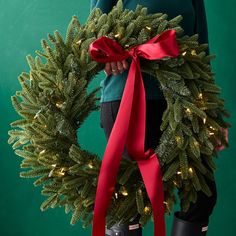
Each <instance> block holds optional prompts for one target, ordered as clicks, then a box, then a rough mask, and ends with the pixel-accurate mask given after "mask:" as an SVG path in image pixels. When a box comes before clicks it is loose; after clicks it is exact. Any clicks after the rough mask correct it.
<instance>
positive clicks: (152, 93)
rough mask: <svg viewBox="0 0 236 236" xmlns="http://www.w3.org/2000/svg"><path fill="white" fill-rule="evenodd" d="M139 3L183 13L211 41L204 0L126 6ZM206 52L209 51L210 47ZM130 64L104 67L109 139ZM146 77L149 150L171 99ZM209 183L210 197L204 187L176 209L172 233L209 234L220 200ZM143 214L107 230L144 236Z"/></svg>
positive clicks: (104, 2) (106, 6)
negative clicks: (192, 199) (210, 219)
mask: <svg viewBox="0 0 236 236" xmlns="http://www.w3.org/2000/svg"><path fill="white" fill-rule="evenodd" d="M116 3H117V0H91V2H90V11H92V10H93V9H94V8H100V9H101V10H102V12H103V13H108V12H109V11H111V10H112V8H113V6H115V5H116ZM137 4H140V5H142V6H144V7H147V9H148V13H157V12H162V13H166V14H167V15H168V18H169V19H172V18H174V17H175V16H177V15H182V16H183V20H182V21H181V23H180V25H181V27H182V28H183V29H184V32H185V34H187V35H189V36H191V35H193V34H195V33H197V34H198V35H199V39H198V40H199V43H208V29H207V19H206V12H205V5H204V0H185V1H183V0H175V1H173V0H164V1H163V0H139V1H138V0H123V6H124V9H130V10H135V8H136V6H137ZM206 53H207V54H209V47H208V49H207V50H206ZM128 68H129V64H128V62H127V61H126V60H124V61H118V62H110V63H106V64H105V67H104V72H105V74H106V77H105V79H103V80H102V81H101V83H100V85H101V99H100V103H101V106H100V126H101V128H103V130H104V133H105V136H106V138H107V140H108V139H109V136H110V133H111V130H112V127H113V125H114V123H115V119H116V116H117V113H118V110H119V105H120V102H121V98H122V94H123V90H124V86H125V83H126V79H127V75H128ZM142 77H143V82H144V87H145V93H146V134H145V150H147V149H149V148H153V149H154V148H155V147H156V146H157V144H158V141H159V138H160V136H161V131H160V124H161V121H162V113H163V112H164V111H165V109H166V106H167V103H166V101H165V98H164V95H163V93H162V91H161V90H160V87H159V83H158V81H157V80H156V79H154V78H153V77H152V76H151V75H148V74H146V73H144V72H142ZM123 158H128V159H130V157H129V155H128V153H127V150H126V148H124V152H123ZM208 185H209V187H210V189H211V191H212V196H210V197H207V196H206V195H205V194H204V193H203V192H202V191H199V192H198V198H197V201H196V203H192V202H191V204H190V207H189V209H188V211H187V212H184V211H182V210H180V211H177V212H175V213H174V220H173V224H172V231H171V236H190V235H191V236H200V235H206V232H207V227H208V222H209V217H210V215H211V214H212V211H213V208H214V206H215V204H216V200H217V190H216V183H215V181H211V180H208ZM180 205H181V204H180ZM139 217H140V215H138V216H137V217H136V218H135V219H134V220H133V221H132V222H127V223H125V224H120V225H119V224H115V225H113V226H112V227H111V228H110V229H106V234H107V235H122V236H142V226H141V225H140V224H139Z"/></svg>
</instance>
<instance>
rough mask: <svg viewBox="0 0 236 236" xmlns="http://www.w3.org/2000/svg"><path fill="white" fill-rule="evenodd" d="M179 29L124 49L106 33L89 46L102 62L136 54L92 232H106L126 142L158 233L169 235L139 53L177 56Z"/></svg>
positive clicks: (103, 172)
mask: <svg viewBox="0 0 236 236" xmlns="http://www.w3.org/2000/svg"><path fill="white" fill-rule="evenodd" d="M175 36H176V32H175V30H166V31H164V32H163V33H161V34H159V35H156V36H155V37H154V38H152V39H150V40H149V41H147V42H146V43H144V44H142V45H137V46H134V47H133V48H131V50H129V51H127V50H124V49H123V48H122V47H121V46H120V45H119V44H118V43H117V42H116V41H114V40H112V39H110V38H108V37H106V36H103V37H101V38H99V39H97V40H95V41H94V42H93V43H92V44H91V45H90V48H89V52H90V55H91V57H92V59H93V60H95V61H97V62H101V63H106V62H115V61H121V60H124V59H126V58H128V57H132V63H131V66H130V69H129V73H128V78H127V81H126V84H125V88H124V92H123V95H122V99H121V103H120V107H119V110H118V113H117V117H116V120H115V123H114V125H113V128H112V131H111V133H110V137H109V140H108V143H107V146H106V150H105V153H104V156H103V160H102V164H101V168H100V173H99V177H98V184H97V192H96V199H95V206H94V215H93V223H92V236H104V235H105V224H106V212H107V209H108V207H109V204H110V201H111V198H112V194H113V191H114V189H115V183H116V178H117V173H118V170H119V164H120V161H121V158H122V153H123V150H124V146H125V145H126V148H127V152H128V154H129V156H130V157H131V158H132V159H133V160H135V161H136V162H137V164H138V167H139V170H140V172H141V175H142V178H143V181H144V184H145V187H146V190H147V193H148V196H149V198H150V202H151V204H152V209H153V218H154V235H155V236H157V235H158V236H165V235H166V229H165V209H164V191H163V185H162V173H161V166H160V163H159V160H158V158H157V156H156V154H155V152H154V150H153V149H152V148H150V149H148V150H147V151H145V150H144V141H145V125H146V99H145V98H146V97H145V88H144V84H143V80H142V74H141V69H140V63H139V57H144V58H146V59H149V60H156V59H160V58H163V57H166V56H170V57H177V56H178V55H179V47H178V44H177V41H176V37H175Z"/></svg>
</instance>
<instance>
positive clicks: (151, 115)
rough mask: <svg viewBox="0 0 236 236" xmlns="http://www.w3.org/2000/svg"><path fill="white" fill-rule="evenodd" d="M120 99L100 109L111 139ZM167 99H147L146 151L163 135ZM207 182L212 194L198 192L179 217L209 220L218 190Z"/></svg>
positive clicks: (187, 219) (103, 124) (101, 117)
mask: <svg viewBox="0 0 236 236" xmlns="http://www.w3.org/2000/svg"><path fill="white" fill-rule="evenodd" d="M119 105H120V100H116V101H110V102H102V103H101V110H100V126H101V128H103V130H104V132H105V135H106V138H107V140H108V139H109V136H110V133H111V130H112V127H113V124H114V122H115V119H116V116H117V113H118V109H119ZM166 106H167V104H166V101H165V100H147V101H146V135H145V151H146V150H147V149H149V148H153V149H155V148H156V146H157V144H158V141H159V138H160V136H161V131H160V129H159V128H160V124H161V121H162V113H163V112H164V111H165V109H166ZM123 154H124V156H125V157H124V158H129V159H130V157H129V156H128V153H127V151H126V148H124V153H123ZM207 183H208V185H209V187H210V189H211V191H212V193H213V194H212V196H211V197H207V196H206V195H205V194H204V193H203V192H202V191H199V192H198V198H197V201H196V203H192V202H191V204H190V207H189V209H188V211H187V212H183V211H179V214H178V217H179V218H181V219H183V220H186V221H192V222H203V221H204V222H208V221H209V216H210V215H211V214H212V211H213V208H214V206H215V204H216V199H217V192H216V183H215V181H211V180H208V179H207Z"/></svg>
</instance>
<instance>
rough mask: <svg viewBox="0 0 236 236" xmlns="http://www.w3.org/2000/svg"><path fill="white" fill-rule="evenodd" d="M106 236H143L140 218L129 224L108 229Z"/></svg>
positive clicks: (116, 225)
mask: <svg viewBox="0 0 236 236" xmlns="http://www.w3.org/2000/svg"><path fill="white" fill-rule="evenodd" d="M106 235H110V236H142V226H141V224H140V223H139V218H136V219H135V220H133V221H132V222H129V223H127V224H120V225H118V224H115V225H113V226H112V227H111V228H109V229H107V228H106Z"/></svg>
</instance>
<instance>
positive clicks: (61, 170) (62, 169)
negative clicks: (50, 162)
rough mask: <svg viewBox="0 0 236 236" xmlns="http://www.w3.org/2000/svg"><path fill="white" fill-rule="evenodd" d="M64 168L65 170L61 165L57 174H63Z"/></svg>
mask: <svg viewBox="0 0 236 236" xmlns="http://www.w3.org/2000/svg"><path fill="white" fill-rule="evenodd" d="M64 170H65V168H64V167H62V168H61V169H60V171H59V172H58V174H59V175H61V176H63V175H65V172H64Z"/></svg>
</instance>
